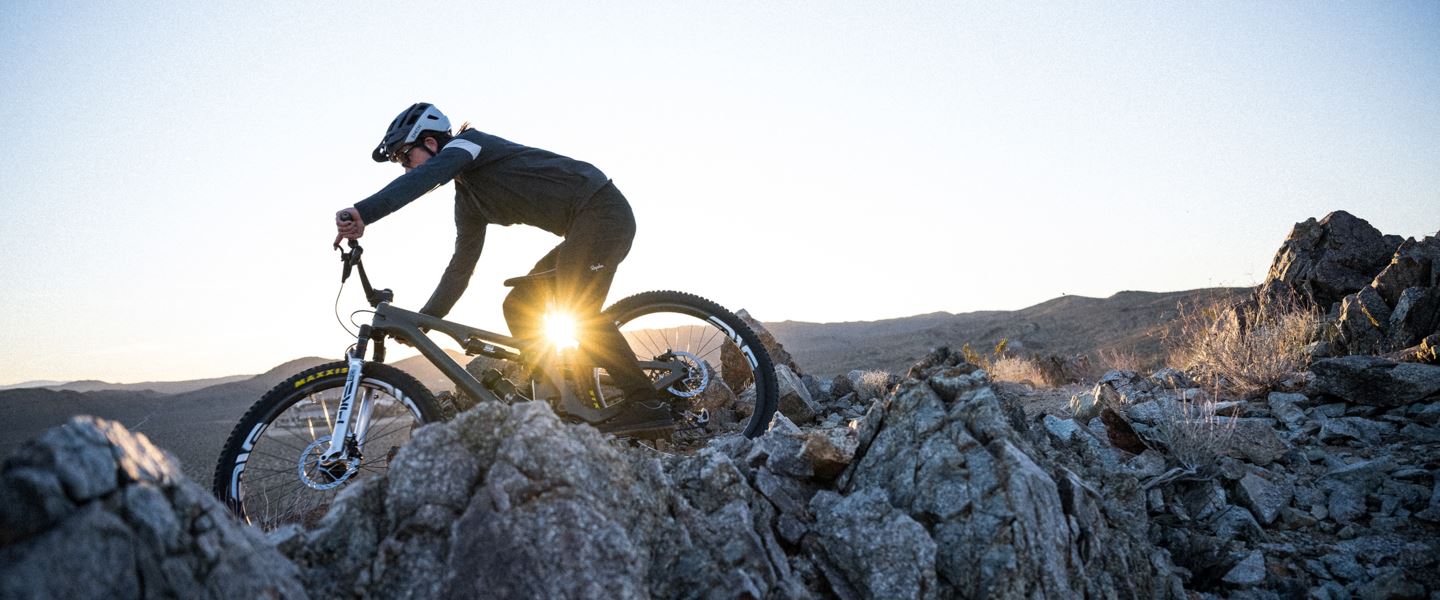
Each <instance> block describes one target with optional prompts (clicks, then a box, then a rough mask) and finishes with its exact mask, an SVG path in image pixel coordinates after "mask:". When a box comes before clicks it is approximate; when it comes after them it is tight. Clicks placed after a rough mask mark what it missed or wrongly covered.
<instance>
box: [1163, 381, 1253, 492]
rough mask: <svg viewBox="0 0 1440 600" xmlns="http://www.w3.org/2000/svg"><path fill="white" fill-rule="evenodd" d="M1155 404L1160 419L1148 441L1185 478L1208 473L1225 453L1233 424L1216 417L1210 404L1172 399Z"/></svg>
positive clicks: (1232, 431) (1212, 402)
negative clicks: (1167, 458)
mask: <svg viewBox="0 0 1440 600" xmlns="http://www.w3.org/2000/svg"><path fill="white" fill-rule="evenodd" d="M1156 403H1157V404H1158V405H1159V406H1160V410H1161V413H1160V414H1161V417H1160V419H1159V421H1157V422H1156V423H1155V428H1154V433H1153V434H1152V435H1153V440H1152V441H1154V442H1155V443H1157V444H1159V445H1160V446H1161V450H1162V451H1163V452H1165V454H1166V455H1168V456H1169V457H1170V458H1171V459H1172V460H1174V461H1175V463H1177V464H1178V465H1179V467H1180V468H1181V469H1182V471H1183V472H1184V473H1185V474H1186V475H1193V474H1195V473H1200V472H1203V471H1206V470H1208V469H1210V468H1211V467H1213V466H1215V465H1217V464H1219V460H1220V458H1221V457H1223V456H1225V454H1226V453H1227V452H1229V450H1230V446H1231V441H1232V440H1233V438H1234V436H1235V421H1234V420H1233V419H1222V418H1220V417H1219V416H1217V415H1216V414H1215V402H1214V401H1213V400H1211V399H1201V400H1193V401H1192V400H1186V399H1185V398H1184V397H1183V396H1173V397H1165V398H1161V399H1159V400H1157V401H1156Z"/></svg>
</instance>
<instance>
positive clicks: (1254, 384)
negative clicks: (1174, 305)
mask: <svg viewBox="0 0 1440 600" xmlns="http://www.w3.org/2000/svg"><path fill="white" fill-rule="evenodd" d="M1318 331H1319V314H1318V313H1317V312H1315V311H1313V310H1308V309H1305V308H1302V307H1300V306H1298V305H1295V304H1269V305H1266V306H1265V307H1263V308H1261V307H1259V306H1257V305H1254V304H1241V305H1238V306H1225V305H1221V304H1210V305H1205V306H1199V307H1196V306H1189V307H1187V306H1181V307H1180V314H1179V317H1178V326H1177V327H1176V330H1175V332H1174V333H1171V334H1170V335H1169V336H1168V337H1167V339H1166V342H1167V345H1168V346H1169V347H1170V358H1169V361H1168V364H1171V365H1174V366H1177V367H1180V368H1183V369H1185V370H1187V371H1190V372H1192V373H1195V374H1197V375H1199V376H1200V377H1201V378H1203V379H1205V380H1208V381H1209V382H1211V383H1212V384H1214V385H1216V386H1219V387H1220V388H1223V389H1225V390H1226V391H1229V392H1231V393H1234V394H1238V395H1241V396H1251V395H1255V394H1259V393H1263V392H1265V391H1267V390H1270V389H1272V388H1274V387H1275V386H1276V385H1277V384H1279V383H1280V382H1281V381H1284V380H1285V379H1286V378H1288V377H1289V376H1290V375H1291V374H1292V373H1294V372H1296V371H1299V370H1302V369H1304V368H1305V367H1306V366H1307V363H1308V360H1309V355H1308V354H1307V353H1306V351H1305V346H1306V344H1309V343H1310V342H1311V341H1314V340H1315V339H1316V337H1317V334H1318Z"/></svg>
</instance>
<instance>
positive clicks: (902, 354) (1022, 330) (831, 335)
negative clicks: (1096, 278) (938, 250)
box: [765, 288, 1254, 377]
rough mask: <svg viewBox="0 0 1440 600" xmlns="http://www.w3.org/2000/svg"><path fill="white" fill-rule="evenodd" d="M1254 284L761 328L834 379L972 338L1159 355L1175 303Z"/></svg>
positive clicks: (897, 367)
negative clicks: (768, 331)
mask: <svg viewBox="0 0 1440 600" xmlns="http://www.w3.org/2000/svg"><path fill="white" fill-rule="evenodd" d="M1253 290H1254V288H1205V289H1198V290H1187V291H1182V292H1130V291H1126V292H1119V293H1117V294H1115V295H1113V296H1110V297H1109V298H1088V297H1085V296H1061V297H1059V298H1055V299H1052V300H1048V301H1046V302H1042V303H1040V304H1036V305H1035V306H1031V307H1029V308H1024V309H1021V310H994V311H978V312H969V313H961V314H952V313H946V312H937V313H930V314H924V315H916V316H913V317H904V318H900V319H886V320H881V321H858V322H850V323H806V322H801V321H780V322H767V323H765V327H766V328H768V329H769V330H770V332H771V333H773V334H775V338H776V339H777V340H779V341H780V343H781V344H783V345H784V346H785V349H786V350H787V351H789V352H790V354H791V355H793V356H794V357H795V361H796V363H797V364H799V365H800V368H801V369H804V370H805V371H806V372H807V373H811V374H814V375H817V376H821V377H833V376H835V375H838V374H840V373H845V372H847V371H850V370H851V369H881V370H886V371H890V372H894V373H904V372H905V369H907V368H909V366H910V365H912V364H914V363H915V362H916V361H917V360H919V359H920V358H921V357H923V356H925V354H926V353H927V352H929V350H930V349H931V348H935V347H937V346H946V345H948V346H951V347H953V348H956V349H959V348H960V347H961V346H962V345H964V344H966V343H969V344H970V345H971V347H972V348H973V349H975V350H976V351H977V352H980V353H982V354H988V353H990V351H991V350H992V349H993V348H994V347H995V345H996V344H997V343H999V342H1000V341H1001V340H1007V348H1008V349H1009V350H1011V351H1013V352H1015V353H1017V354H1055V355H1062V356H1074V355H1082V354H1083V355H1088V356H1090V357H1091V358H1092V359H1096V358H1098V357H1099V355H1100V353H1101V352H1121V353H1129V354H1134V355H1136V356H1139V357H1142V358H1146V357H1151V358H1154V359H1156V360H1159V359H1160V358H1163V356H1162V355H1163V352H1164V349H1163V348H1162V343H1161V337H1162V335H1161V334H1162V333H1163V332H1165V331H1167V330H1169V329H1171V328H1172V327H1174V325H1175V323H1174V318H1175V316H1176V314H1177V307H1178V306H1179V305H1180V304H1185V305H1203V304H1206V303H1209V302H1233V301H1237V300H1239V299H1241V298H1243V297H1244V296H1245V295H1246V294H1249V293H1250V292H1251V291H1253Z"/></svg>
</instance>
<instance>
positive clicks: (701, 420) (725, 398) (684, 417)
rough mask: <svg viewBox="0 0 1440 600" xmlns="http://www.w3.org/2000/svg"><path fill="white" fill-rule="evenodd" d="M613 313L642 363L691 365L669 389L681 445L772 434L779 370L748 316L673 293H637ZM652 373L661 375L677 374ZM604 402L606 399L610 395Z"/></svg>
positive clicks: (677, 446)
mask: <svg viewBox="0 0 1440 600" xmlns="http://www.w3.org/2000/svg"><path fill="white" fill-rule="evenodd" d="M605 315H606V316H607V317H608V318H611V319H613V320H614V322H615V323H617V324H618V325H619V327H620V333H621V334H623V335H624V336H625V340H626V341H627V342H629V344H630V349H631V350H632V351H633V352H634V353H635V357H636V359H637V360H639V361H641V362H642V363H644V362H665V363H668V364H670V365H672V366H673V365H675V364H677V363H678V364H679V365H683V373H684V377H683V378H682V379H680V380H678V381H674V382H672V383H670V384H669V385H667V386H666V387H665V388H664V391H666V392H668V396H669V397H671V398H672V408H673V409H674V412H675V413H676V414H677V415H678V416H679V419H678V421H679V423H678V426H677V429H676V432H675V434H674V435H673V436H672V439H671V440H670V442H671V445H672V446H673V447H674V448H675V449H677V450H682V451H683V450H687V449H694V448H698V447H700V446H703V445H704V443H705V441H706V440H708V439H709V438H711V437H714V436H716V435H720V434H725V433H733V432H739V433H742V434H744V435H745V436H746V437H751V438H753V437H756V436H758V435H760V434H762V433H764V432H765V430H766V428H767V427H768V426H769V424H770V419H771V417H773V416H774V414H775V408H776V402H777V400H776V396H777V393H776V383H775V369H774V367H773V365H772V364H771V362H770V355H769V354H768V353H767V352H766V351H765V347H764V346H762V345H761V344H760V340H759V338H758V337H757V336H756V335H755V333H754V332H753V331H751V330H750V327H749V326H747V325H746V324H745V322H744V321H742V320H741V319H740V317H737V316H735V314H734V313H731V312H730V311H728V310H726V309H725V308H723V307H721V306H720V305H718V304H716V303H714V302H711V301H710V300H706V299H704V298H701V297H700V296H696V295H694V294H687V293H684V292H671V291H661V292H645V293H642V294H636V295H634V296H630V297H628V298H625V299H623V300H620V301H619V302H616V303H615V304H614V305H612V306H611V307H610V308H608V309H606V311H605ZM648 372H649V373H650V375H651V377H652V378H654V379H656V380H659V379H660V378H662V377H664V376H667V375H670V374H671V371H670V370H659V369H651V370H648ZM600 387H601V388H602V389H603V386H600ZM600 401H601V403H602V404H604V403H605V398H604V394H603V393H601V394H600Z"/></svg>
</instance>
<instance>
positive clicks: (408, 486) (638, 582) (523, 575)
mask: <svg viewBox="0 0 1440 600" xmlns="http://www.w3.org/2000/svg"><path fill="white" fill-rule="evenodd" d="M752 445H753V442H750V441H746V440H743V439H741V438H734V440H733V441H732V442H731V443H729V444H728V445H726V444H721V445H718V446H712V447H709V448H706V449H703V450H701V451H699V452H698V453H696V454H694V455H690V456H683V457H676V456H667V455H657V454H655V453H653V452H623V451H622V450H621V449H620V448H618V447H617V446H616V445H615V444H614V443H613V441H612V440H611V439H609V438H607V437H606V436H603V435H601V434H600V433H599V432H596V431H595V430H594V429H592V428H590V427H588V426H571V425H567V424H565V423H563V422H562V421H561V420H560V419H558V418H557V417H556V416H555V415H554V414H553V413H552V412H551V411H550V409H549V407H548V406H546V405H545V404H544V403H521V404H516V405H513V406H509V405H504V404H492V403H481V404H480V405H478V406H476V407H475V408H473V409H471V410H470V411H467V412H465V413H462V414H461V415H460V416H459V417H457V418H456V420H455V421H452V422H450V423H443V424H437V425H431V426H427V427H424V428H421V429H420V430H418V431H416V433H415V436H414V438H413V439H412V441H411V443H410V444H409V445H408V446H406V447H404V448H402V449H401V450H400V452H399V454H398V455H397V456H396V458H395V464H394V466H393V467H392V468H391V470H390V475H389V476H388V477H384V478H376V479H373V480H370V481H369V482H362V484H361V485H357V486H353V487H352V488H351V489H348V490H346V492H345V493H342V494H341V495H340V496H339V497H338V498H337V499H336V502H335V505H334V506H333V507H332V509H331V511H330V513H329V514H328V515H327V516H326V518H325V519H324V520H322V521H321V523H320V525H319V526H318V527H317V528H316V529H315V530H312V531H308V532H304V533H303V534H301V535H300V536H298V538H297V539H295V540H294V541H293V542H291V543H289V544H287V545H286V552H287V553H288V554H289V555H291V556H292V558H293V559H294V560H295V561H296V563H298V564H300V565H301V566H302V577H303V579H304V581H305V582H306V584H307V588H308V589H310V590H311V591H312V593H314V594H316V595H324V596H361V597H418V598H434V597H515V596H526V597H594V596H623V597H646V596H649V597H675V596H683V595H688V594H694V593H695V590H716V591H717V592H716V593H717V594H719V595H722V596H726V597H732V596H743V595H747V594H748V595H750V596H754V597H766V596H770V595H782V596H793V595H795V594H799V593H802V592H800V590H802V589H803V585H802V583H801V582H800V581H799V579H798V576H797V575H796V574H795V573H794V572H793V571H792V570H791V569H790V566H789V564H790V563H789V561H788V560H787V559H786V557H785V554H784V552H783V550H782V549H781V547H780V545H779V542H778V540H777V538H776V534H775V529H774V526H773V524H774V523H775V521H776V519H777V514H776V508H775V507H774V505H773V504H771V502H770V500H769V499H767V498H766V497H765V496H763V495H761V493H760V492H759V491H757V490H756V488H755V487H754V485H753V484H752V483H751V480H750V479H748V478H747V475H746V472H747V470H749V469H750V468H751V467H749V466H747V465H743V464H739V463H737V461H736V459H735V458H734V457H732V456H731V454H727V453H726V452H723V451H722V450H721V448H722V447H728V448H730V449H731V450H732V451H733V452H735V453H740V454H744V453H747V452H748V451H749V449H750V448H751V446H752ZM447 465H448V466H449V467H450V468H446V466H447ZM782 477H783V476H782ZM786 590H789V591H786Z"/></svg>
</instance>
